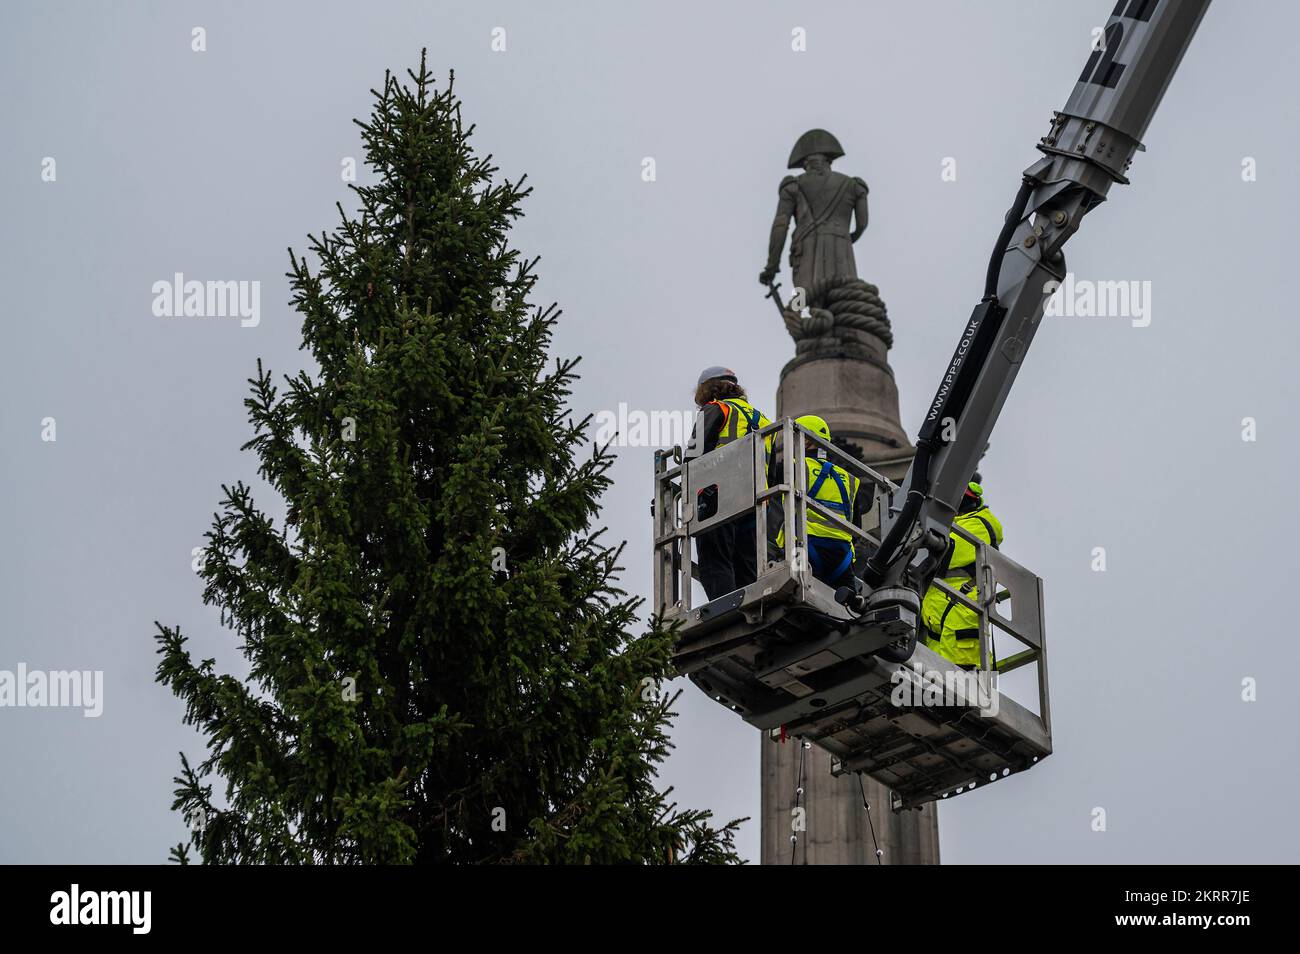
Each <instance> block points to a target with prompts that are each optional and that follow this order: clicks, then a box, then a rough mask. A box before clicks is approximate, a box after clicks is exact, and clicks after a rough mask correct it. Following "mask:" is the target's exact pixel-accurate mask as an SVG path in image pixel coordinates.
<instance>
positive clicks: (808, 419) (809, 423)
mask: <svg viewBox="0 0 1300 954" xmlns="http://www.w3.org/2000/svg"><path fill="white" fill-rule="evenodd" d="M794 422H795V423H796V424H798V425H799V426H800V427H802V428H804V429H805V430H809V431H812V432H813V433H814V434H816V435H817V436H818V437H820V438H821V439H822V440H824V441H829V440H830V439H831V429H830V427H829V426H828V425H827V423H826V421H825V420H823V419H822V418H820V417H818V416H817V415H816V414H805V415H804V416H803V417H796V418H795V419H794Z"/></svg>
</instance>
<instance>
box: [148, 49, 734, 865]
mask: <svg viewBox="0 0 1300 954" xmlns="http://www.w3.org/2000/svg"><path fill="white" fill-rule="evenodd" d="M407 76H408V77H409V78H410V82H409V83H407V82H405V81H399V80H398V79H397V78H396V77H394V76H392V75H389V76H386V77H385V81H384V85H383V88H382V90H377V91H373V92H374V96H375V106H374V110H373V114H372V115H371V117H370V119H369V120H368V121H366V122H361V121H358V123H357V124H358V125H359V126H360V127H361V130H362V137H363V140H364V144H365V154H366V160H367V164H368V165H369V167H370V169H371V170H372V172H373V177H374V182H373V184H371V185H362V186H355V185H354V186H353V187H352V188H353V190H354V192H355V194H356V197H357V199H358V200H359V205H360V208H359V210H358V212H357V214H355V215H351V216H350V215H349V214H347V213H346V212H344V210H343V208H342V206H341V205H340V206H339V207H338V211H339V214H340V217H341V223H340V224H339V225H338V226H337V227H336V228H335V229H334V230H333V231H332V232H331V233H328V234H322V235H321V236H320V237H314V236H313V237H311V238H310V239H309V242H310V250H311V253H312V257H313V258H314V260H315V261H314V267H313V266H312V265H310V264H309V262H308V260H307V258H306V257H299V256H297V255H295V254H294V253H293V252H292V250H291V251H290V262H291V271H290V272H289V278H290V279H291V285H292V288H293V304H294V306H295V307H296V309H297V310H298V312H299V313H300V314H301V316H302V327H303V347H304V348H305V349H307V350H308V351H310V353H311V356H312V358H313V359H314V361H315V364H316V366H317V371H316V372H315V373H314V374H312V373H308V372H306V371H302V372H299V373H298V374H296V375H295V376H292V377H285V378H283V379H282V380H281V381H280V382H279V384H277V383H275V382H273V378H272V374H271V372H270V371H267V370H264V369H263V368H262V365H261V362H260V361H259V363H258V369H257V374H256V377H254V378H252V379H250V381H249V384H250V396H249V398H248V399H247V400H246V401H245V404H246V406H247V408H248V416H249V421H250V424H251V425H252V428H253V432H254V437H253V438H252V439H251V440H250V441H249V442H248V443H247V444H246V445H245V449H251V450H252V451H254V452H255V454H256V456H257V459H258V461H259V468H258V472H259V474H260V475H261V476H262V477H263V478H264V479H265V480H266V482H267V483H268V484H269V485H270V486H271V487H272V488H274V490H275V491H276V492H277V493H278V494H279V495H281V496H282V497H283V499H284V503H285V505H286V517H285V519H284V520H283V521H282V522H281V525H280V526H277V525H276V523H275V521H273V520H272V519H271V518H270V517H268V516H267V515H266V513H265V511H264V510H263V509H261V508H259V506H258V505H257V504H256V503H255V502H254V499H253V495H252V492H251V489H250V488H249V487H248V486H247V485H245V484H244V483H242V482H240V483H236V484H234V485H233V486H225V487H223V488H222V489H223V492H224V499H223V500H222V501H221V504H220V510H219V511H218V512H217V514H215V515H214V520H213V525H212V529H211V531H210V532H209V533H208V537H207V545H206V547H205V559H204V563H203V568H202V571H201V574H202V578H203V581H204V584H205V588H204V600H205V602H207V603H208V604H210V605H214V606H216V607H218V608H219V609H220V613H221V620H222V622H223V624H225V625H226V626H228V627H230V628H231V629H232V630H233V631H234V632H235V634H236V635H237V637H238V638H239V640H240V646H241V650H242V652H243V653H244V655H245V656H246V657H247V659H248V661H249V664H250V672H249V675H248V677H247V678H246V679H238V678H236V677H234V676H232V675H229V674H222V673H219V672H217V671H216V667H215V661H214V660H213V659H205V660H202V661H200V662H197V663H196V662H195V661H194V660H193V659H192V658H191V655H190V653H189V651H188V650H187V648H186V642H187V640H186V638H185V637H183V636H182V635H181V633H180V632H179V630H178V629H177V628H172V627H166V626H163V625H161V624H160V625H159V626H158V632H157V634H156V637H155V638H156V639H157V641H158V644H159V650H158V651H159V654H160V655H161V657H162V659H161V662H160V663H159V666H158V680H159V682H161V683H163V684H164V685H167V686H169V687H170V688H171V689H172V690H173V691H174V692H175V693H176V695H177V696H178V697H180V698H181V699H182V700H183V701H184V703H185V720H186V722H188V723H191V724H193V725H195V726H197V727H198V729H199V730H200V732H201V733H202V734H203V735H204V736H206V743H207V748H208V751H207V755H206V758H205V759H204V760H203V761H202V763H201V764H198V765H195V766H192V765H191V764H190V762H189V761H188V760H187V759H186V758H185V756H184V755H182V768H181V774H180V775H179V776H178V778H177V779H176V785H177V788H176V798H175V802H174V805H173V807H174V808H175V809H177V810H179V811H181V812H182V813H184V816H185V817H186V818H187V819H188V820H189V821H190V822H191V837H190V839H189V842H188V843H182V844H180V845H177V846H176V847H175V848H173V849H172V853H173V857H174V858H175V859H176V860H178V861H188V860H189V859H190V851H191V849H193V850H194V851H195V852H196V853H197V854H198V855H199V856H200V857H201V858H202V860H204V861H205V862H209V863H258V862H261V863H272V864H292V863H326V864H328V863H348V864H355V863H372V864H373V863H413V862H422V863H423V862H474V863H484V862H486V863H494V862H498V863H499V862H522V863H533V862H554V863H580V862H594V863H608V862H642V863H664V862H676V863H683V862H691V863H698V862H734V861H736V860H738V859H737V857H736V855H735V852H734V846H733V836H734V832H735V828H736V824H737V823H736V822H732V823H730V824H727V825H724V826H721V827H714V826H713V825H712V824H711V820H710V815H709V813H708V812H704V811H694V810H679V809H678V808H677V807H676V805H674V804H672V803H670V802H669V801H668V796H669V795H670V794H671V792H670V791H669V792H661V791H659V790H658V788H657V787H656V784H655V783H656V771H655V767H656V765H657V764H658V763H660V762H661V761H662V760H663V759H664V758H665V756H666V755H667V752H668V749H669V748H670V743H669V742H668V739H667V737H666V734H665V730H666V728H667V725H668V722H669V720H670V718H671V716H672V712H671V711H670V706H671V703H672V699H673V698H675V697H667V696H666V695H665V694H663V693H661V692H660V690H659V685H660V682H661V681H662V680H663V679H664V678H666V677H667V676H668V675H669V674H670V672H669V670H670V663H669V657H670V651H671V643H672V635H671V633H668V632H666V631H664V630H662V629H661V628H659V627H658V626H657V625H655V624H652V626H651V630H650V632H649V633H647V634H645V635H641V636H632V635H630V633H631V632H632V631H634V630H636V629H638V628H639V625H640V624H639V623H638V619H637V609H638V602H639V601H637V600H635V599H631V598H629V597H628V596H627V594H625V593H624V592H623V591H622V590H620V589H619V588H618V586H617V583H616V576H617V572H618V570H619V567H618V559H619V553H620V551H621V549H622V548H621V547H611V546H606V545H605V544H604V543H603V542H602V540H601V535H600V532H599V530H597V529H596V528H595V527H594V522H595V521H596V520H597V519H598V513H599V503H598V501H599V497H600V495H601V493H602V492H603V490H604V489H605V488H606V487H607V486H608V484H609V477H608V474H607V471H608V468H609V465H610V463H611V458H610V456H609V455H608V453H607V450H606V449H605V448H596V449H595V450H594V451H592V450H590V449H587V448H588V445H587V441H586V438H585V436H584V428H585V425H586V424H587V421H586V420H585V419H584V420H575V419H574V418H573V416H572V415H571V413H570V411H569V409H568V408H567V406H566V400H567V398H568V396H569V388H570V386H571V384H572V382H573V380H574V365H575V363H576V361H575V360H567V359H566V360H558V361H556V362H555V363H554V365H553V366H552V365H551V362H550V359H549V358H548V356H547V353H548V346H549V343H550V340H551V333H552V329H553V327H554V325H555V322H556V320H557V318H558V317H559V312H558V310H557V309H556V307H555V306H554V305H552V306H550V307H547V308H540V307H535V306H532V305H530V304H529V302H528V298H529V292H530V291H531V289H532V288H533V285H534V283H535V281H536V278H535V275H534V271H533V269H534V267H535V265H536V260H535V259H534V260H532V261H524V260H522V259H521V258H520V256H519V253H518V252H517V251H515V250H514V249H512V248H511V247H510V246H509V243H508V232H509V228H510V225H511V223H512V221H513V220H514V219H515V218H517V217H518V216H520V214H521V202H522V200H523V199H524V198H525V197H526V196H527V195H528V193H529V191H531V190H530V189H528V188H525V187H524V183H523V180H520V181H519V182H517V183H511V182H508V181H502V182H500V183H498V182H496V181H494V176H495V173H496V172H497V169H496V167H494V166H493V165H492V163H491V156H487V157H484V158H479V157H476V156H475V154H474V152H473V150H472V149H471V147H470V144H469V140H470V137H471V134H472V132H473V127H472V126H470V127H466V126H465V125H463V123H462V119H461V104H460V102H459V100H458V99H457V98H456V96H455V95H454V93H453V80H454V77H451V78H449V81H448V83H447V84H446V87H445V88H444V89H441V90H439V89H438V88H437V84H436V83H435V82H434V81H433V79H432V76H431V74H430V73H429V72H428V70H427V67H426V64H425V58H424V57H423V56H421V62H420V68H419V72H418V73H415V72H410V71H408V72H407ZM218 782H220V783H224V784H223V785H221V789H222V791H221V797H220V798H217V797H216V796H214V791H213V789H214V783H218Z"/></svg>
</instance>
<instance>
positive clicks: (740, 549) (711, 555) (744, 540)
mask: <svg viewBox="0 0 1300 954" xmlns="http://www.w3.org/2000/svg"><path fill="white" fill-rule="evenodd" d="M695 406H696V407H697V408H699V414H698V415H697V416H696V418H695V431H694V433H692V434H691V441H690V443H689V444H688V445H687V447H686V457H687V458H692V457H699V456H700V455H702V454H707V453H709V452H710V451H713V450H716V449H717V448H719V447H723V446H725V445H727V444H730V443H732V442H733V441H738V440H740V439H741V438H742V437H744V436H745V435H746V434H748V433H749V432H750V431H756V430H758V429H760V428H763V427H766V426H767V425H768V424H770V423H772V422H771V421H769V420H768V419H767V417H766V416H765V415H764V414H763V412H762V411H760V410H758V409H757V408H756V407H754V406H753V405H752V404H750V403H749V399H748V397H747V396H746V394H745V389H744V388H743V387H741V386H740V382H739V381H738V380H737V378H736V372H734V371H732V370H731V369H730V368H724V367H722V366H721V365H715V366H713V367H710V368H705V369H704V371H703V372H701V374H700V377H699V380H698V381H697V382H696V385H695ZM764 443H765V444H766V445H767V447H768V450H769V451H770V450H771V441H770V439H765V440H764ZM716 507H717V501H716V490H715V491H714V499H713V500H709V499H707V494H706V492H704V491H701V499H700V500H698V501H696V509H697V512H698V513H699V514H701V515H707V514H709V513H710V512H711V511H712V510H713V509H716ZM756 533H757V529H756V521H755V519H754V514H753V513H750V514H748V515H747V516H744V517H741V518H740V519H738V520H735V521H733V522H731V523H728V524H724V525H723V526H720V527H714V528H713V529H711V530H706V531H704V532H703V533H700V534H698V535H696V537H695V552H696V554H697V555H698V557H699V563H700V582H701V583H702V584H703V586H704V592H705V593H706V594H707V595H708V597H709V599H710V600H716V599H717V598H718V597H720V596H726V595H727V594H728V593H730V592H732V591H733V590H738V589H740V588H741V587H744V586H748V585H749V584H750V583H753V582H754V581H755V580H757V579H758V550H757V542H756V539H755V534H756Z"/></svg>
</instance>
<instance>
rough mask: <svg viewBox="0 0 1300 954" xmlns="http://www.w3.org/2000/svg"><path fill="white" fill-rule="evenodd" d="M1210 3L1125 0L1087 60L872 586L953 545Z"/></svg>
mask: <svg viewBox="0 0 1300 954" xmlns="http://www.w3.org/2000/svg"><path fill="white" fill-rule="evenodd" d="M1208 6H1209V0H1119V2H1118V3H1117V4H1116V6H1115V9H1114V11H1113V12H1112V14H1111V17H1110V20H1109V22H1108V23H1107V24H1106V29H1105V35H1104V44H1103V45H1102V47H1101V48H1100V49H1097V50H1095V51H1094V52H1093V54H1092V55H1091V56H1090V57H1089V58H1088V62H1087V64H1086V65H1085V66H1084V68H1083V74H1082V75H1081V76H1080V77H1079V81H1078V83H1077V84H1075V87H1074V92H1072V93H1071V94H1070V98H1069V100H1068V101H1067V102H1066V104H1065V108H1064V109H1063V110H1062V111H1061V112H1058V113H1055V114H1054V116H1053V119H1052V125H1051V128H1050V129H1049V130H1048V132H1047V135H1046V136H1044V137H1043V138H1042V139H1041V140H1040V141H1039V143H1038V148H1039V149H1040V150H1041V151H1042V152H1043V153H1044V155H1043V157H1042V158H1041V159H1039V160H1038V161H1037V162H1035V163H1034V164H1033V165H1031V166H1030V167H1029V168H1028V169H1026V170H1025V172H1024V178H1023V183H1022V185H1021V188H1020V191H1019V193H1017V195H1016V199H1015V203H1014V204H1013V205H1012V207H1011V209H1010V211H1009V212H1008V213H1007V217H1006V222H1005V224H1004V226H1003V229H1002V232H1001V234H1000V235H999V236H998V241H997V246H996V247H995V249H994V252H993V257H992V260H991V261H990V262H989V269H988V275H987V278H986V282H985V287H984V297H983V299H982V300H981V301H980V303H979V304H978V305H977V306H976V307H975V310H974V312H972V314H971V316H970V319H969V320H968V321H967V323H966V326H965V328H964V329H963V331H962V335H961V341H960V342H959V344H958V345H957V350H956V351H955V352H954V353H953V356H952V360H951V361H950V362H949V364H948V369H947V371H946V372H945V373H944V376H943V380H942V381H941V382H940V385H939V390H938V392H937V393H936V394H935V396H934V400H933V402H931V404H930V407H929V409H928V410H927V412H926V417H925V421H924V423H923V424H922V427H921V430H920V433H919V435H918V438H917V442H916V448H917V451H916V457H915V459H914V460H913V462H912V466H911V468H910V469H909V471H908V473H907V477H906V479H905V480H904V483H903V486H902V488H901V489H900V490H899V491H898V492H897V493H896V494H895V495H894V499H893V500H892V501H891V507H890V514H889V516H887V517H886V519H885V521H884V526H883V527H882V530H883V532H884V536H883V538H882V540H881V546H880V549H879V550H878V551H877V552H876V553H875V554H874V555H873V557H872V558H871V560H870V561H869V562H868V564H867V566H866V569H865V573H864V576H865V580H866V583H867V584H868V586H870V587H871V588H872V589H873V590H880V589H882V588H886V587H889V586H891V585H893V584H897V583H900V582H906V583H907V584H909V585H910V586H911V587H912V588H916V589H918V590H920V591H923V590H924V587H925V586H926V585H928V584H929V582H930V579H931V578H932V577H933V574H934V571H935V569H936V567H937V566H938V564H939V562H940V561H941V560H942V557H943V555H944V552H945V551H946V549H947V546H948V534H949V532H950V530H951V525H952V520H953V517H954V516H955V514H956V509H957V506H958V505H959V503H960V501H961V497H962V494H963V492H964V490H965V487H966V483H967V481H968V480H970V477H971V474H972V473H973V472H974V470H975V467H976V465H977V464H978V462H979V458H980V456H981V454H983V452H984V449H985V447H986V446H987V443H988V439H989V435H990V434H991V433H992V431H993V426H994V424H996V423H997V419H998V414H999V413H1001V411H1002V405H1003V404H1004V403H1005V402H1006V399H1007V395H1008V393H1009V392H1010V391H1011V385H1012V384H1013V383H1014V382H1015V379H1016V373H1017V372H1018V371H1019V370H1020V365H1021V362H1023V361H1024V359H1025V353H1026V352H1027V351H1028V350H1029V345H1030V343H1031V342H1032V341H1033V337H1034V332H1035V331H1036V330H1037V329H1038V320H1039V318H1040V317H1041V316H1042V314H1043V308H1044V305H1045V304H1046V301H1047V298H1048V297H1049V295H1050V293H1051V292H1052V290H1053V289H1054V288H1055V287H1056V283H1059V282H1061V281H1063V280H1064V278H1065V257H1064V255H1063V253H1062V246H1064V244H1065V242H1066V240H1067V239H1069V237H1070V236H1071V235H1073V234H1074V233H1075V231H1076V230H1077V229H1078V228H1079V223H1080V221H1081V220H1082V219H1083V216H1084V215H1085V214H1086V213H1087V212H1088V211H1090V210H1091V209H1093V208H1094V207H1096V206H1097V205H1098V204H1100V203H1101V202H1103V201H1105V199H1106V194H1107V192H1109V191H1110V187H1111V184H1112V183H1115V182H1121V183H1127V182H1128V180H1127V179H1126V178H1125V175H1124V174H1125V172H1126V171H1127V170H1128V166H1129V162H1130V161H1131V160H1132V158H1133V154H1134V153H1135V152H1137V151H1138V150H1140V149H1143V148H1144V147H1143V145H1142V143H1141V141H1140V140H1141V137H1142V136H1143V134H1144V133H1145V132H1146V128H1147V125H1148V124H1149V123H1150V121H1151V117H1152V116H1153V115H1154V114H1155V111H1156V107H1157V106H1158V105H1159V103H1160V99H1161V97H1162V96H1163V95H1164V92H1165V88H1166V87H1167V86H1168V85H1169V81H1170V80H1171V79H1172V78H1173V75H1174V71H1175V70H1176V69H1177V68H1178V64H1179V61H1181V60H1182V57H1183V53H1184V51H1186V49H1187V46H1188V44H1189V43H1190V42H1191V39H1192V35H1193V34H1194V33H1195V32H1196V28H1197V26H1198V25H1199V24H1200V21H1201V17H1202V16H1203V15H1204V13H1205V10H1206V8H1207V7H1208Z"/></svg>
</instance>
